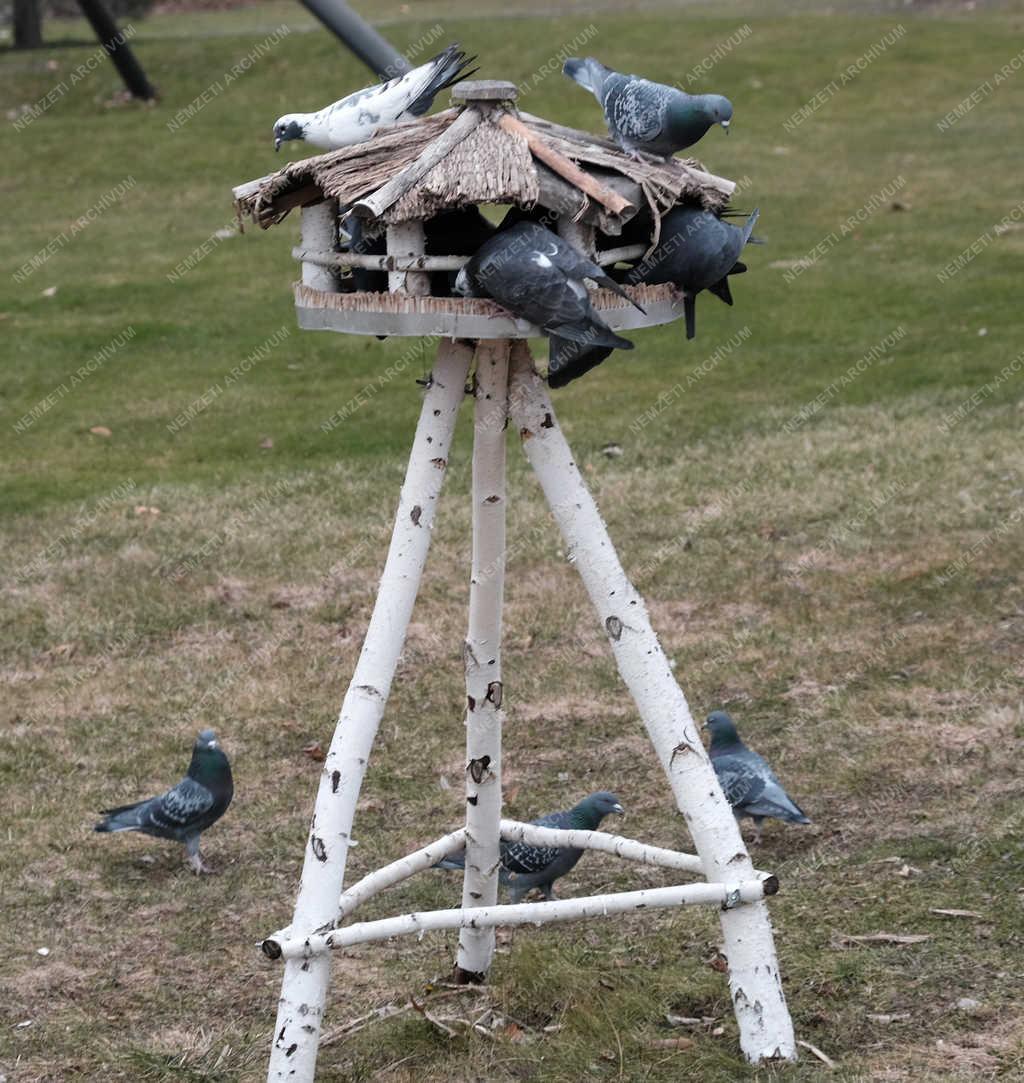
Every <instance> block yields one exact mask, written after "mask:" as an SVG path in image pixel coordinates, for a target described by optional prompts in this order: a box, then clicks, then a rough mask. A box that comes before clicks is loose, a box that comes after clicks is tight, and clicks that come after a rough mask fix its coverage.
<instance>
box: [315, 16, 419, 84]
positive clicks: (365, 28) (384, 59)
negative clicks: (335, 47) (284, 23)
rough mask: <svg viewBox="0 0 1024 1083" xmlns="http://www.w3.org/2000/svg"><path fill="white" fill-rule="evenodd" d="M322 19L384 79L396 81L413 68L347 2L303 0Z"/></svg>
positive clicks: (342, 41) (321, 20)
mask: <svg viewBox="0 0 1024 1083" xmlns="http://www.w3.org/2000/svg"><path fill="white" fill-rule="evenodd" d="M301 2H302V4H303V6H304V7H306V8H308V9H309V10H310V11H311V12H312V13H313V14H314V15H315V16H316V17H317V18H318V19H319V20H320V22H322V23H323V24H324V26H326V27H327V29H328V30H330V31H331V33H332V34H334V35H335V36H336V37H337V38H339V39H340V41H341V43H342V44H343V45H346V46H347V47H348V48H349V49H351V50H352V52H354V53H355V54H356V56H358V57H359V59H360V60H361V61H362V62H363V63H364V64H365V65H366V66H367V67H368V68H369V69H370V70H371V71H373V72H375V73H376V74H377V75H379V76H380V77H381V78H382V79H393V78H394V77H395V76H396V75H402V74H404V73H405V72H407V71H409V70H410V68H411V67H412V65H411V64H410V63H409V61H408V60H406V59H405V57H404V56H402V54H401V53H400V52H398V51H397V50H396V49H395V48H394V47H393V46H392V45H391V43H390V42H388V41H387V40H386V39H385V38H384V37H383V36H382V35H381V34H379V33H378V32H377V31H376V30H374V28H373V27H372V26H370V24H369V23H368V22H367V21H366V20H365V19H364V18H363V17H362V16H361V15H358V14H357V13H356V12H354V11H353V10H352V9H351V8H350V7H349V6H348V4H346V3H345V2H344V0H301Z"/></svg>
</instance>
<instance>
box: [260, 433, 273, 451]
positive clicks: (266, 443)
mask: <svg viewBox="0 0 1024 1083" xmlns="http://www.w3.org/2000/svg"><path fill="white" fill-rule="evenodd" d="M273 446H274V439H273V437H271V436H264V437H263V439H262V440H261V441H260V447H261V448H263V450H264V451H269V450H270V449H271V448H272V447H273Z"/></svg>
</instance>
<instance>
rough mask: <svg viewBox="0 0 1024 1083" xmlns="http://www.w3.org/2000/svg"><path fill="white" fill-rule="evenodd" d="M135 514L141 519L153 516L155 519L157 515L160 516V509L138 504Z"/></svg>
mask: <svg viewBox="0 0 1024 1083" xmlns="http://www.w3.org/2000/svg"><path fill="white" fill-rule="evenodd" d="M135 514H136V515H138V516H139V517H140V518H142V517H144V516H147V515H151V516H153V517H154V518H155V517H156V516H157V515H159V514H160V509H159V508H152V507H150V506H149V505H148V504H136V505H135Z"/></svg>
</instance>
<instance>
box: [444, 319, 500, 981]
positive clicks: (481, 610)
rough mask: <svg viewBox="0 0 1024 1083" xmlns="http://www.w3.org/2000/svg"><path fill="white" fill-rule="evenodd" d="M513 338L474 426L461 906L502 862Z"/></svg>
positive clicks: (479, 950) (478, 956) (477, 900)
mask: <svg viewBox="0 0 1024 1083" xmlns="http://www.w3.org/2000/svg"><path fill="white" fill-rule="evenodd" d="M509 346H510V343H509V341H508V339H494V340H490V341H481V342H479V343H478V344H477V348H476V406H475V413H474V424H473V568H472V573H471V578H470V583H469V631H468V633H467V635H466V644H465V661H466V869H465V873H464V876H463V885H462V905H463V907H464V908H466V909H470V908H474V907H481V906H483V907H487V906H493V905H494V904H495V902H496V901H497V898H498V868H499V866H500V864H501V855H500V851H499V843H498V832H499V828H500V822H501V724H502V720H503V712H502V709H501V698H502V697H501V689H502V685H501V608H502V601H503V597H504V589H505V425H506V422H507V418H508V360H509ZM493 956H494V929H493V928H464V929H462V931H461V933H460V934H459V954H458V960H457V962H456V967H455V979H456V981H459V982H479V981H483V980H484V977H485V975H486V974H487V969H488V967H489V966H490V965H491V959H492V958H493Z"/></svg>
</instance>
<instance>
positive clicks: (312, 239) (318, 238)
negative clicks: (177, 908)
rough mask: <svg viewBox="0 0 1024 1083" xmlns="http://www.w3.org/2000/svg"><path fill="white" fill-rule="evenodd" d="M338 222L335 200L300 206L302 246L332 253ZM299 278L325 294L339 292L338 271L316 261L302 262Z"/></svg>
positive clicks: (312, 250)
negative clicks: (300, 276) (325, 292)
mask: <svg viewBox="0 0 1024 1083" xmlns="http://www.w3.org/2000/svg"><path fill="white" fill-rule="evenodd" d="M337 221H338V201H337V200H336V199H325V200H324V201H323V203H316V204H314V205H313V206H312V207H303V208H302V248H303V249H307V250H309V251H311V252H333V251H334V242H335V240H336V239H337V238H336V227H337ZM302 281H303V284H304V285H306V286H312V287H313V289H316V290H326V291H327V292H328V293H337V292H338V277H337V274H336V273H335V272H334V271H332V270H331V269H330V268H328V267H324V266H323V265H321V264H319V263H314V262H311V261H304V262H303V264H302Z"/></svg>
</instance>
